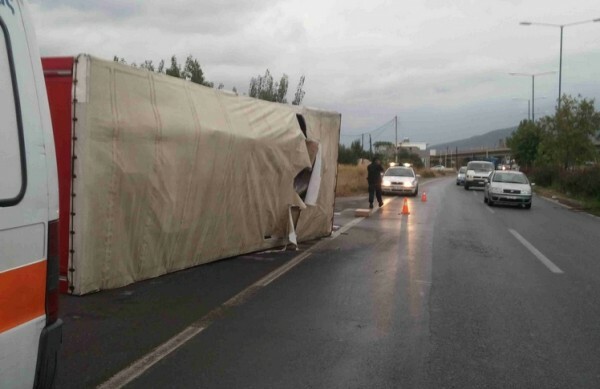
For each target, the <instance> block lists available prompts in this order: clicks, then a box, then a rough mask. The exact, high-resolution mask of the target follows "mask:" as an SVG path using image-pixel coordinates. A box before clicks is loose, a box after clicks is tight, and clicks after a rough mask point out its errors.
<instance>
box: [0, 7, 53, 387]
mask: <svg viewBox="0 0 600 389" xmlns="http://www.w3.org/2000/svg"><path fill="white" fill-rule="evenodd" d="M35 42H36V39H35V34H34V31H33V28H32V23H31V20H30V18H29V15H28V12H27V7H26V5H25V4H24V1H23V0H0V388H2V389H13V388H51V387H53V386H54V378H55V375H56V368H57V355H58V350H59V348H60V344H61V341H62V321H61V320H60V319H59V318H58V264H59V260H58V242H57V240H58V221H57V220H58V179H57V170H56V157H55V151H54V142H53V135H52V127H51V121H50V111H49V108H48V99H47V96H46V88H45V85H44V75H43V73H42V66H41V60H40V55H39V52H38V48H37V45H36V43H35Z"/></svg>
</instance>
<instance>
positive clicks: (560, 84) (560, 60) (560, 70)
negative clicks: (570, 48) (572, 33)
mask: <svg viewBox="0 0 600 389" xmlns="http://www.w3.org/2000/svg"><path fill="white" fill-rule="evenodd" d="M564 28H565V26H560V56H559V57H560V59H559V60H558V109H559V110H560V96H561V93H562V92H561V90H562V42H563V30H564Z"/></svg>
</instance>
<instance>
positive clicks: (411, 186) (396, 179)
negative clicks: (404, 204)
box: [381, 166, 419, 196]
mask: <svg viewBox="0 0 600 389" xmlns="http://www.w3.org/2000/svg"><path fill="white" fill-rule="evenodd" d="M381 190H382V192H383V193H385V194H409V195H412V196H416V195H417V194H418V193H419V176H418V175H417V174H415V171H414V170H413V169H412V168H411V167H404V166H394V167H390V168H389V169H387V170H386V171H385V174H384V175H383V182H382V184H381Z"/></svg>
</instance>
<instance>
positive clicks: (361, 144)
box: [360, 134, 365, 150]
mask: <svg viewBox="0 0 600 389" xmlns="http://www.w3.org/2000/svg"><path fill="white" fill-rule="evenodd" d="M360 136H361V138H362V140H361V141H360V147H362V149H363V150H364V149H365V134H360Z"/></svg>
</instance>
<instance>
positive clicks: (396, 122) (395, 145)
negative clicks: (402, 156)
mask: <svg viewBox="0 0 600 389" xmlns="http://www.w3.org/2000/svg"><path fill="white" fill-rule="evenodd" d="M394 121H395V122H394V128H395V129H396V143H395V144H394V154H395V156H396V165H397V164H398V116H397V115H396V116H394Z"/></svg>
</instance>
